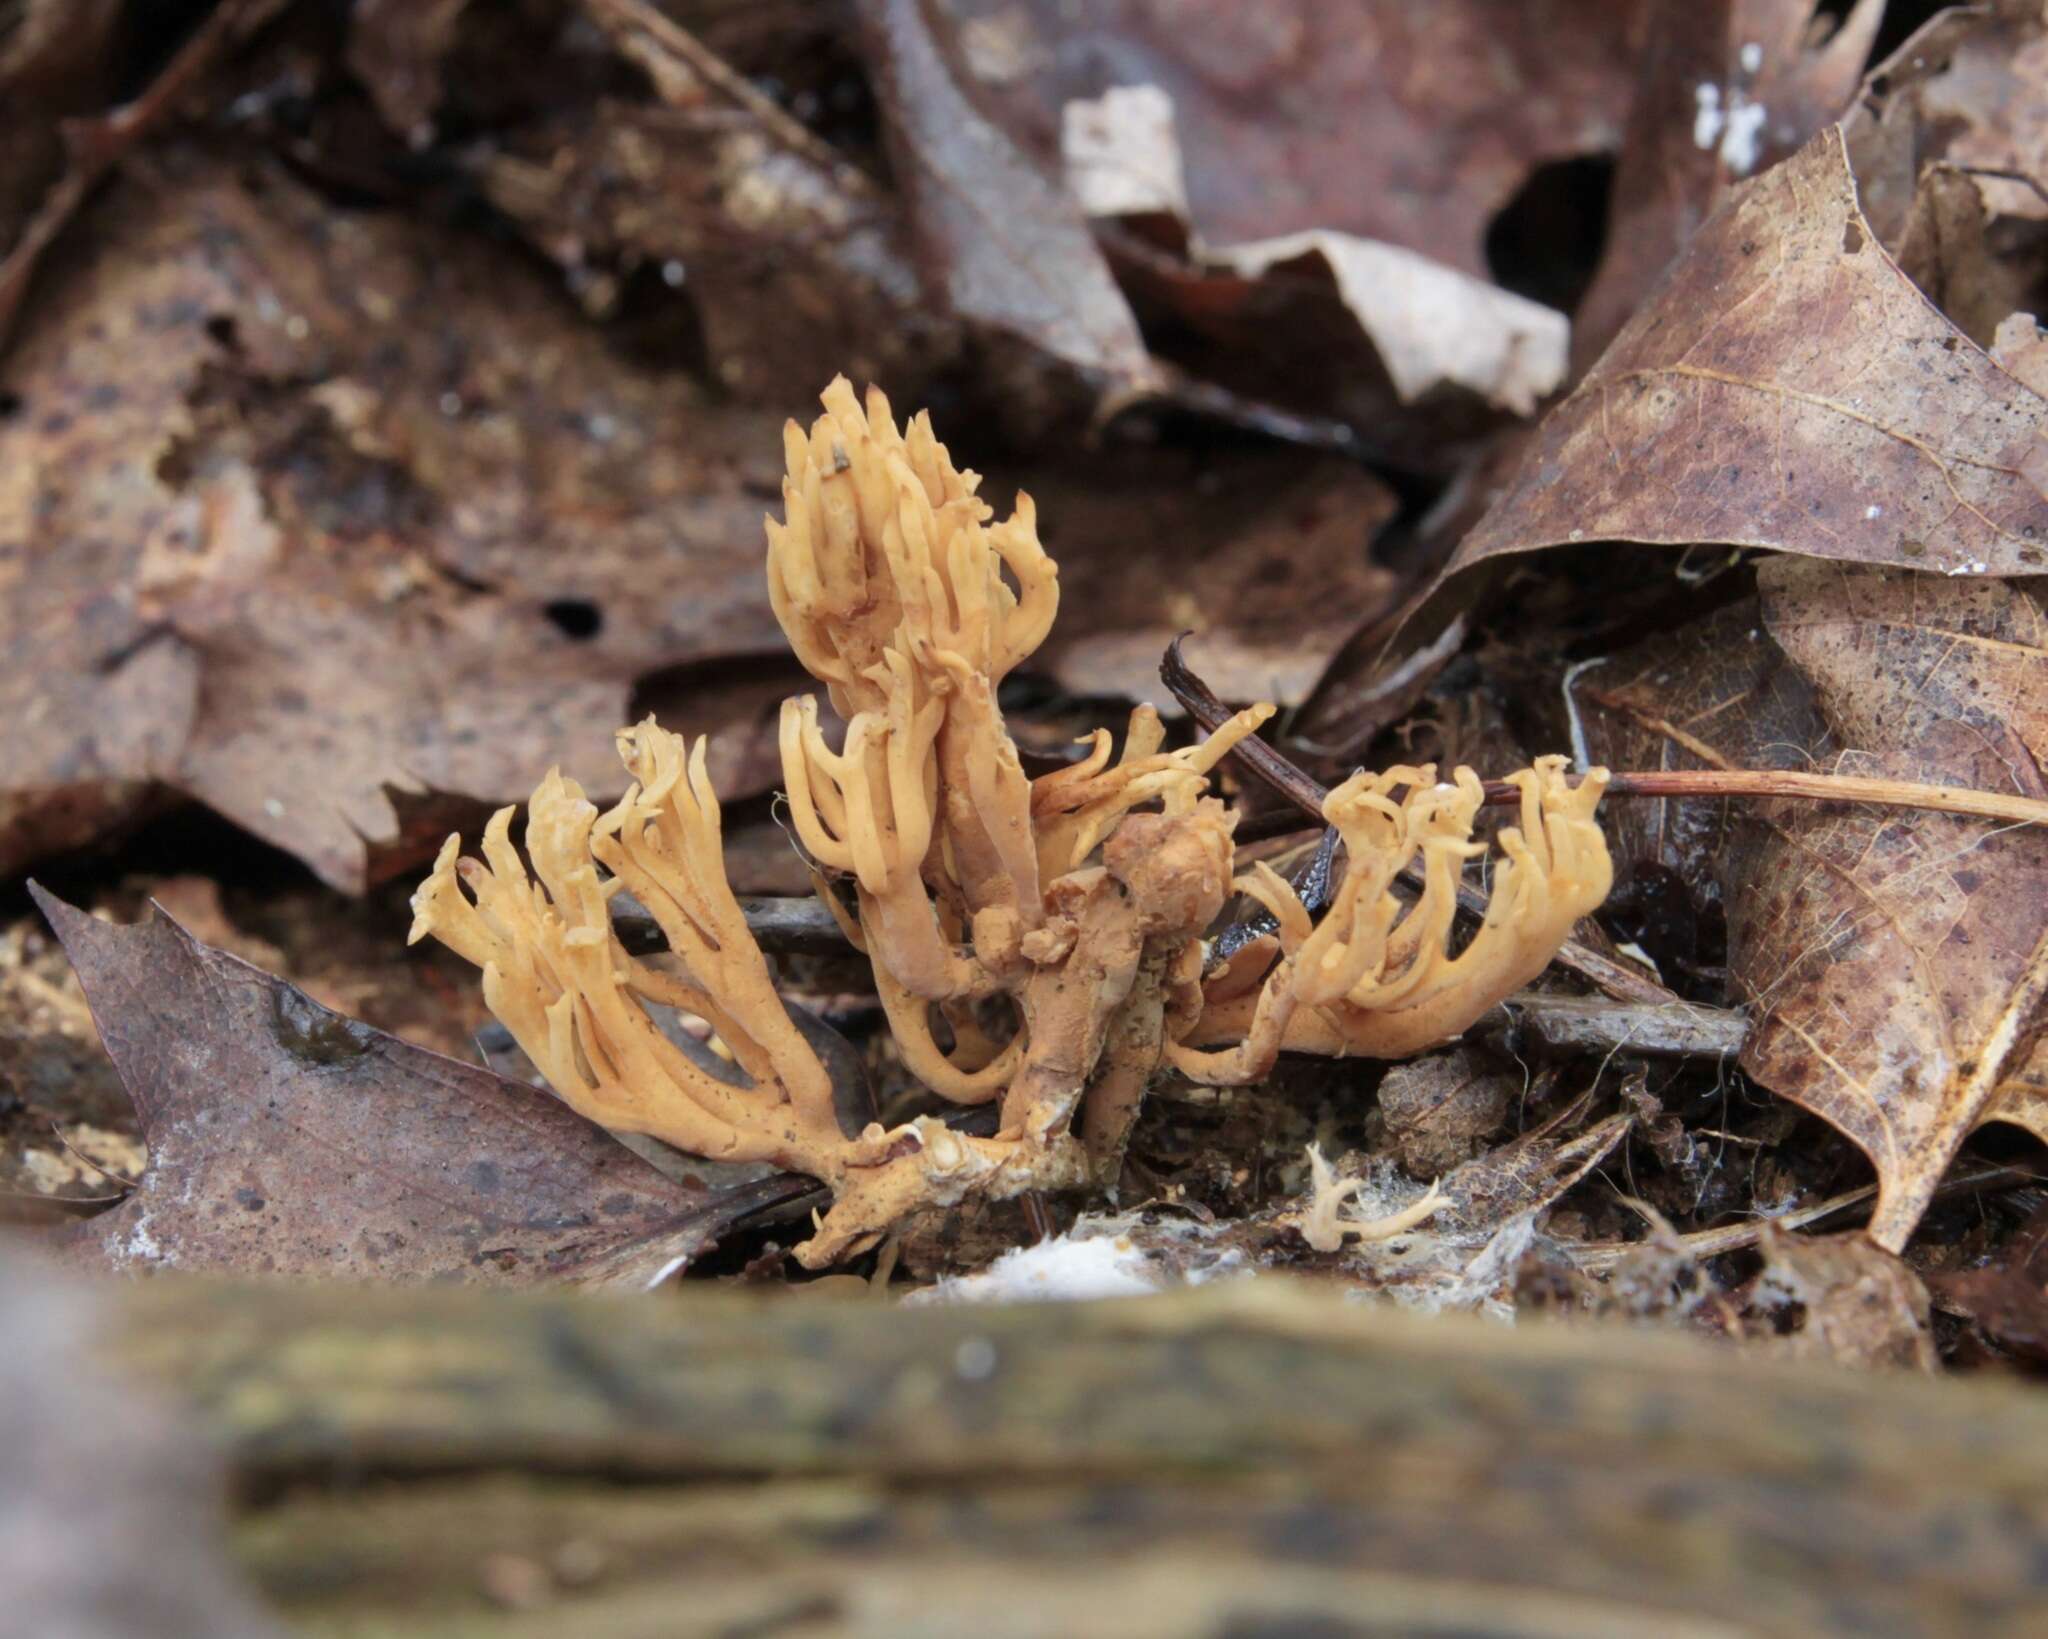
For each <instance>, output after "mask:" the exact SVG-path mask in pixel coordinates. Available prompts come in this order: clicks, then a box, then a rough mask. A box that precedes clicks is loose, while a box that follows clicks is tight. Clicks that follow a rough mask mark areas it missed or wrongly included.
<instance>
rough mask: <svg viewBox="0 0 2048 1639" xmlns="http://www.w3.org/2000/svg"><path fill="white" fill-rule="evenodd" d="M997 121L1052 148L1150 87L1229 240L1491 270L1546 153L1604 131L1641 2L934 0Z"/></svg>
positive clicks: (1036, 145)
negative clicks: (1276, 241)
mask: <svg viewBox="0 0 2048 1639" xmlns="http://www.w3.org/2000/svg"><path fill="white" fill-rule="evenodd" d="M947 9H948V10H949V11H950V12H951V13H952V15H953V16H954V17H956V18H958V19H959V38H960V45H961V48H962V51H961V55H962V57H963V59H964V61H965V63H966V65H967V67H968V68H969V70H970V71H971V72H972V74H973V75H974V77H975V78H976V79H977V80H978V81H979V82H980V86H981V88H982V90H983V91H984V92H985V93H986V94H987V95H988V97H989V98H990V101H991V105H992V106H993V107H995V108H997V109H998V110H999V111H1000V113H1001V116H1002V118H1003V121H1004V123H1005V125H1007V126H1008V127H1009V128H1010V129H1012V130H1015V131H1017V132H1019V133H1020V134H1021V136H1022V137H1023V139H1024V140H1025V142H1026V144H1027V146H1029V147H1030V148H1031V149H1032V150H1033V151H1034V152H1036V153H1038V154H1040V155H1041V156H1046V157H1050V156H1052V155H1054V154H1057V153H1058V152H1059V149H1060V140H1061V126H1062V122H1063V119H1064V118H1065V111H1066V109H1067V107H1068V106H1069V105H1070V104H1072V103H1075V102H1086V101H1091V100H1093V99H1096V98H1099V97H1101V96H1102V95H1103V93H1104V92H1106V91H1108V90H1110V89H1111V88H1112V87H1115V86H1141V85H1150V86H1157V87H1159V88H1160V89H1161V90H1162V91H1163V92H1164V93H1165V94H1166V95H1167V96H1168V97H1170V98H1171V99H1172V103H1173V107H1174V109H1175V110H1176V113H1177V118H1178V122H1179V127H1180V132H1181V140H1182V142H1183V143H1184V144H1185V150H1186V170H1187V191H1188V198H1189V203H1190V206H1191V218H1192V222H1193V225H1194V228H1195V231H1196V232H1197V233H1199V234H1200V235H1201V236H1202V237H1203V238H1204V239H1205V240H1207V241H1208V242H1209V243H1211V244H1219V245H1228V244H1240V243H1244V242H1247V241H1250V240H1257V239H1269V238H1274V237H1276V236H1278V235H1281V234H1287V233H1296V232H1300V231H1303V230H1306V229H1310V228H1325V229H1331V230H1334V231H1336V232H1339V233H1344V234H1349V235H1355V236H1358V237H1360V238H1366V239H1376V240H1381V241H1384V242H1386V243H1388V244H1393V245H1401V246H1405V247H1406V248H1408V249H1409V250H1411V251H1414V252H1417V253H1418V254H1420V255H1423V256H1426V257H1428V258H1430V259H1431V260H1432V261H1435V262H1437V263H1440V264H1442V265H1444V266H1447V267H1451V268H1455V269H1457V270H1459V271H1460V272H1463V273H1467V274H1471V275H1473V276H1475V277H1478V278H1486V277H1488V276H1489V270H1488V267H1487V262H1486V255H1485V248H1484V240H1485V236H1486V229H1487V225H1488V223H1489V222H1490V221H1491V219H1492V218H1493V216H1494V214H1495V213H1496V212H1498V211H1499V210H1500V209H1501V208H1502V207H1503V206H1504V205H1506V204H1507V203H1508V201H1509V199H1510V198H1512V197H1513V195H1514V193H1515V191H1516V189H1517V188H1519V187H1520V186H1521V185H1522V184H1523V183H1524V182H1525V181H1526V180H1527V178H1528V176H1529V174H1530V172H1531V170H1532V169H1533V168H1534V167H1536V166H1539V165H1542V164H1544V163H1546V162H1550V161H1555V160H1564V159H1570V158H1574V157H1578V156H1581V155H1587V154H1594V153H1603V152H1606V151H1608V150H1611V149H1612V148H1614V146H1615V145H1616V143H1617V141H1618V139H1619V137H1620V131H1621V120H1622V114H1623V112H1624V110H1625V108H1626V106H1627V102H1628V95H1629V87H1630V80H1631V76H1632V74H1633V62H1634V53H1633V50H1632V47H1633V45H1634V43H1635V39H1636V37H1637V33H1638V28H1639V20H1640V16H1641V11H1642V7H1641V6H1640V4H1639V3H1638V0H1620V3H1616V0H1541V3H1539V4H1535V5H1529V6H1523V7H1520V8H1518V9H1517V12H1516V15H1515V18H1514V22H1513V26H1512V27H1503V26H1502V24H1503V17H1502V14H1501V12H1500V11H1499V10H1498V8H1496V7H1495V6H1492V5H1490V4H1488V3H1487V0H1438V3H1436V4H1433V5H1429V6H1406V5H1398V4H1386V3H1384V0H1318V3H1317V4H1314V5H1253V6H1247V5H1242V4H1234V3H1232V0H1192V3H1183V4H1160V3H1159V0H1092V3H1091V4H1088V5H1086V6H1078V7H1077V6H1071V5H1066V4H1063V3H1061V0H1022V3H1015V0H947Z"/></svg>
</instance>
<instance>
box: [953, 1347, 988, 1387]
mask: <svg viewBox="0 0 2048 1639" xmlns="http://www.w3.org/2000/svg"><path fill="white" fill-rule="evenodd" d="M995 1369H996V1346H995V1345H994V1344H993V1343H991V1342H990V1341H989V1340H988V1339H987V1338H985V1337H970V1338H967V1339H965V1340H964V1341H962V1343H961V1345H960V1347H959V1348H957V1349H955V1350H954V1351H953V1370H954V1371H955V1372H956V1373H957V1374H958V1375H959V1377H960V1380H961V1381H962V1382H965V1383H981V1382H985V1381H986V1380H987V1379H988V1377H989V1375H990V1374H991V1373H992V1372H994V1370H995Z"/></svg>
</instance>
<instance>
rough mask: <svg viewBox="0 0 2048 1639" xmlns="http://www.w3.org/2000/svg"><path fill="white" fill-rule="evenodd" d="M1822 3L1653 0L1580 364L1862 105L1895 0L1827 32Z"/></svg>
mask: <svg viewBox="0 0 2048 1639" xmlns="http://www.w3.org/2000/svg"><path fill="white" fill-rule="evenodd" d="M1821 10H1822V8H1821V7H1819V6H1818V5H1814V4H1797V3H1794V4H1783V3H1781V0H1653V3H1652V4H1651V5H1650V6H1649V7H1648V17H1647V19H1646V28H1645V31H1644V40H1643V50H1642V56H1641V59H1640V62H1641V67H1640V69H1639V71H1638V72H1639V78H1638V80H1637V82H1636V94H1635V100H1634V102H1633V103H1632V104H1631V106H1630V109H1629V117H1628V126H1627V128H1626V130H1625V131H1624V132H1623V135H1622V142H1621V151H1620V153H1619V155H1618V156H1617V158H1616V160H1615V171H1614V199H1613V204H1612V206H1611V208H1610V225H1609V228H1608V232H1607V245H1606V249H1605V250H1604V252H1603V253H1602V256H1601V260H1600V266H1599V269H1598V271H1597V272H1596V273H1595V274H1594V277H1593V283H1592V285H1591V287H1590V288H1589V289H1588V290H1587V292H1586V295H1585V299H1584V300H1583V301H1582V302H1581V303H1580V305H1579V308H1578V311H1577V312H1576V313H1574V315H1573V317H1572V358H1573V364H1574V368H1575V369H1576V370H1577V371H1580V372H1583V371H1584V370H1585V369H1586V368H1587V367H1588V366H1590V365H1591V364H1592V363H1593V361H1594V360H1595V359H1597V358H1599V356H1600V355H1601V354H1602V353H1603V352H1605V351H1606V349H1607V344H1608V343H1609V342H1611V341H1612V340H1613V339H1614V336H1615V332H1616V331H1618V330H1619V329H1620V328H1621V327H1622V325H1623V324H1624V323H1626V322H1627V320H1628V318H1629V316H1630V315H1631V314H1632V313H1634V312H1635V310H1636V307H1637V305H1638V304H1639V303H1640V302H1641V301H1642V299H1643V297H1644V295H1645V294H1646V293H1647V292H1648V291H1649V290H1650V288H1651V287H1652V286H1653V285H1654V284H1655V283H1656V281H1657V278H1658V277H1659V275H1661V274H1662V272H1663V271H1664V269H1665V267H1666V266H1667V265H1669V263H1670V261H1671V259H1672V258H1673V257H1674V256H1676V255H1677V254H1678V252H1679V251H1680V250H1681V249H1682V248H1683V247H1684V245H1685V243H1686V241H1687V240H1689V239H1690V238H1691V237H1692V235H1693V233H1694V231H1695V230H1696V229H1697V228H1698V227H1699V225H1700V224H1701V223H1702V222H1704V221H1705V220H1706V219H1707V217H1708V216H1709V215H1710V214H1711V213H1712V211H1713V209H1714V207H1715V206H1716V205H1717V204H1718V203H1719V202H1720V201H1721V200H1722V199H1723V198H1724V197H1726V194H1727V191H1728V188H1729V187H1730V185H1731V184H1733V183H1735V182H1739V181H1740V180H1741V179H1742V178H1744V177H1748V176H1754V175H1756V174H1757V173H1758V172H1759V171H1764V170H1768V169H1769V168H1770V167H1771V166H1773V165H1775V164H1777V163H1778V161H1780V160H1782V159H1784V158H1786V157H1788V156H1789V155H1790V154H1791V153H1793V152H1794V151H1795V150H1796V149H1798V148H1799V147H1801V146H1802V145H1803V144H1804V143H1806V142H1807V141H1808V140H1809V139H1810V138H1812V136H1813V135H1814V133H1815V132H1816V131H1818V130H1819V129H1820V128H1821V127H1822V126H1823V125H1825V124H1827V123H1828V122H1829V121H1831V120H1834V119H1837V118H1839V117H1840V116H1841V114H1842V112H1843V110H1844V109H1845V108H1846V107H1847V106H1848V103H1849V99H1850V97H1851V95H1852V94H1853V93H1854V92H1855V90H1856V85H1857V81H1858V78H1859V76H1860V75H1861V74H1862V71H1863V63H1864V59H1865V57H1866V56H1867V55H1868V54H1869V50H1870V42H1871V39H1872V37H1873V36H1874V35H1875V34H1876V32H1877V28H1878V25H1879V24H1880V23H1881V22H1882V21H1883V19H1884V10H1885V8H1884V3H1883V0H1856V4H1855V5H1854V6H1853V7H1851V8H1850V10H1849V14H1848V15H1847V16H1846V17H1844V18H1843V19H1842V20H1841V22H1840V24H1839V25H1838V26H1836V27H1835V28H1834V29H1833V31H1832V32H1829V33H1825V34H1821V32H1820V31H1821V30H1822V29H1823V28H1824V27H1825V24H1824V22H1823V19H1822V16H1821V15H1820V14H1821ZM1817 36H1819V37H1818V38H1817Z"/></svg>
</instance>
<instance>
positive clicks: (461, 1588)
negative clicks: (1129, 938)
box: [110, 1280, 2048, 1639]
mask: <svg viewBox="0 0 2048 1639" xmlns="http://www.w3.org/2000/svg"><path fill="white" fill-rule="evenodd" d="M112 1301H113V1304H114V1308H113V1310H112V1320H111V1324H112V1325H113V1327H114V1330H115V1334H116V1335H115V1336H114V1337H113V1338H112V1339H111V1340H110V1346H111V1348H112V1350H113V1351H114V1353H115V1355H116V1357H117V1358H119V1359H120V1360H122V1361H123V1362H125V1363H126V1364H128V1365H129V1366H131V1367H132V1368H134V1369H136V1370H137V1371H139V1372H140V1373H141V1374H142V1375H143V1376H144V1377H146V1378H148V1379H150V1380H153V1381H155V1382H157V1383H159V1384H161V1385H164V1386H166V1387H168V1388H169V1389H170V1390H171V1391H173V1393H175V1394H176V1395H177V1396H179V1397H180V1398H182V1399H183V1400H184V1401H186V1402H187V1403H188V1404H190V1405H192V1406H194V1407H196V1408H197V1410H198V1412H199V1414H200V1416H201V1418H202V1420H203V1422H204V1424H205V1426H207V1427H208V1428H209V1429H210V1430H211V1432H212V1433H213V1434H214V1435H215V1436H216V1438H217V1439H218V1440H219V1442H220V1443H221V1444H222V1445H223V1447H224V1448H225V1451H226V1453H227V1456H228V1460H229V1463H230V1468H231V1474H232V1476H233V1478H234V1481H235V1483H236V1487H237V1492H238V1496H239V1499H240V1500H239V1503H238V1517H237V1523H236V1543H235V1546H236V1551H237V1554H238V1557H239V1558H240V1560H241V1562H242V1564H243V1565H244V1566H245V1568H246V1569H247V1570H248V1571H249V1573H250V1574H251V1575H252V1576H253V1577H254V1578H255V1580H256V1582H257V1584H258V1586H259V1588H260V1589H261V1590H262V1591H263V1592H264V1593H265V1594H266V1595H267V1596H268V1597H269V1598H270V1599H271V1600H272V1601H274V1602H275V1603H276V1605H277V1606H278V1607H279V1608H280V1609H281V1610H283V1611H284V1612H285V1613H286V1614H287V1615H288V1617H290V1618H291V1619H292V1620H293V1621H294V1622H295V1623H297V1624H299V1625H300V1626H301V1628H302V1630H303V1631H309V1632H344V1631H346V1632H365V1631H374V1632H377V1633H379V1634H401V1635H410V1634H449V1633H458V1632H459V1633H465V1634H467V1633H491V1634H533V1635H540V1634H550V1635H552V1634H566V1633H575V1634H578V1635H622V1634H634V1635H637V1634H649V1635H652V1634H696V1633H724V1634H733V1633H747V1634H766V1633H774V1634H785V1633H788V1634H798V1633H800V1634H827V1633H859V1634H876V1635H890V1636H897V1635H916V1634H931V1635H957V1634H962V1633H971V1634H974V1635H976V1636H977V1639H987V1636H994V1635H1008V1634H1019V1635H1022V1634H1063V1635H1065V1634H1097V1633H1114V1634H1117V1635H1126V1636H1144V1635H1167V1634H1190V1633H1195V1634H1217V1635H1223V1634H1230V1635H1253V1634H1258V1635H1277V1634H1282V1633H1285V1634H1295V1633H1314V1634H1318V1635H1324V1634H1331V1635H1334V1634H1354V1633H1357V1634H1380V1633H1392V1632H1402V1633H1410V1632H1417V1631H1429V1632H1450V1631H1455V1632H1459V1633H1485V1634H1494V1633H1499V1634H1572V1635H1585V1634H1602V1633H1645V1632H1654V1633H1658V1634H1664V1635H1674V1634H1707V1633H1713V1634H1721V1633H1729V1632H1768V1633H1785V1634H1791V1633H1815V1632H1838V1631H1855V1632H1859V1633H1927V1632H1936V1631H1942V1632H1954V1631H1958V1630H1959V1629H1968V1630H1971V1631H1999V1632H2013V1633H2017V1632H2022V1631H2033V1632H2040V1631H2044V1630H2048V1400H2044V1399H2043V1398H2042V1397H2041V1396H2040V1393H2039V1391H2038V1390H2035V1389H2030V1388H2027V1387H2025V1386H2023V1385H2014V1384H2001V1383H1993V1382H1979V1383H1958V1382H1953V1381H1950V1382H1940V1381H1930V1380H1925V1379H1918V1378H1906V1377H1892V1376H1859V1375H1851V1374H1848V1373H1844V1372H1839V1371H1835V1370H1830V1369H1819V1368H1811V1367H1794V1366H1791V1365H1788V1364H1782V1363H1778V1362H1774V1361H1765V1360H1758V1359H1755V1358H1752V1357H1748V1356H1744V1355H1741V1354H1738V1353H1736V1352H1735V1351H1733V1350H1732V1349H1728V1348H1717V1347H1712V1346H1709V1345H1706V1344H1694V1343H1691V1342H1689V1341H1687V1340H1684V1339H1680V1338H1675V1337H1668V1336H1652V1335H1646V1334H1640V1333H1635V1332H1630V1331H1621V1330H1605V1329H1591V1328H1579V1329H1564V1328H1553V1327H1549V1326H1544V1325H1538V1324H1531V1325H1525V1326H1523V1327H1521V1328H1519V1329H1510V1328H1506V1327H1501V1326H1497V1325H1493V1324H1491V1323H1485V1322H1479V1321H1465V1320H1451V1319H1434V1320H1431V1319H1422V1318H1418V1317H1414V1316H1410V1315H1406V1314H1402V1313H1399V1312H1394V1311H1390V1310H1388V1309H1385V1308H1372V1307H1365V1306H1362V1305H1359V1304H1357V1303H1354V1302H1351V1301H1348V1300H1347V1299H1345V1298H1344V1297H1343V1296H1342V1295H1341V1294H1339V1293H1336V1292H1334V1291H1326V1290H1319V1289H1314V1288H1309V1287H1305V1286H1295V1285H1292V1284H1288V1283H1282V1282H1261V1283H1259V1284H1257V1285H1255V1286H1240V1287H1228V1288H1225V1287H1211V1288H1207V1289H1204V1290H1201V1291H1190V1292H1187V1293H1184V1294H1178V1295H1173V1296H1167V1297H1160V1298H1153V1299H1143V1300H1138V1301H1135V1302H1127V1303H1104V1304H1094V1305H1045V1306H1036V1307H1023V1308H1011V1309H1002V1310H992V1309H943V1310H941V1309H901V1308H895V1307H884V1306H882V1305H879V1304H876V1303H870V1302H860V1301H840V1300H836V1299H833V1298H828V1297H823V1296H818V1297H796V1296H778V1297H775V1298H764V1299H749V1298H746V1297H743V1296H737V1295H731V1294H726V1293H717V1292H705V1293H698V1292H688V1293H686V1294H685V1295H683V1296H681V1297H675V1296H673V1295H671V1296H667V1297H663V1298H659V1299H652V1300H642V1301H637V1302H635V1301H624V1300H607V1299H597V1298H586V1297H570V1296H561V1297H555V1296H548V1297H532V1296H508V1295H495V1294H483V1293H475V1292H468V1291H455V1290H445V1289H436V1290H418V1291H410V1292H405V1291H354V1290H339V1289H325V1290H322V1289H288V1288H264V1289H252V1288H237V1287H227V1286H212V1285H200V1284H192V1283H187V1282H182V1281H174V1280H160V1281H157V1282H154V1283H150V1284H147V1285H140V1286H136V1287H133V1288H124V1289H121V1290H120V1291H119V1292H118V1293H117V1294H116V1295H115V1296H114V1297H113V1300H112Z"/></svg>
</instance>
